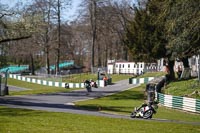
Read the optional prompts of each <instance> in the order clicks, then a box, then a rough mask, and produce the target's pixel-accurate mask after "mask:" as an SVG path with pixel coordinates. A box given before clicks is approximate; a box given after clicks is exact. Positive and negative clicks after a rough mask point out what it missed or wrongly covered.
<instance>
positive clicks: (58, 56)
mask: <svg viewBox="0 0 200 133" xmlns="http://www.w3.org/2000/svg"><path fill="white" fill-rule="evenodd" d="M57 6H58V13H57V15H58V16H57V17H58V36H57V37H58V47H57V59H56V75H57V74H58V73H59V72H60V68H59V63H60V45H61V44H60V23H61V20H60V7H61V5H60V0H58V5H57Z"/></svg>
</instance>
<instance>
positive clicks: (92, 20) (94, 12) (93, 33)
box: [90, 0, 96, 73]
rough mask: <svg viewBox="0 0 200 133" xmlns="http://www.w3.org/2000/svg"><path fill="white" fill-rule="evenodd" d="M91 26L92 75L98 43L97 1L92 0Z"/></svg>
mask: <svg viewBox="0 0 200 133" xmlns="http://www.w3.org/2000/svg"><path fill="white" fill-rule="evenodd" d="M90 14H91V26H92V54H91V56H92V57H91V58H92V59H91V60H92V61H91V71H92V73H93V72H94V70H93V67H94V52H95V51H94V49H95V43H96V1H95V0H92V1H91V10H90Z"/></svg>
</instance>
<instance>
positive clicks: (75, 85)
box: [9, 74, 84, 88]
mask: <svg viewBox="0 0 200 133" xmlns="http://www.w3.org/2000/svg"><path fill="white" fill-rule="evenodd" d="M9 78H13V79H17V80H21V81H25V82H30V83H35V84H40V85H47V86H53V87H65V86H66V85H65V84H66V83H64V82H55V81H47V80H41V79H34V78H28V77H24V76H20V75H15V74H9ZM68 85H69V88H84V83H68Z"/></svg>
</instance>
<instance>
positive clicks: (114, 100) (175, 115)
mask: <svg viewBox="0 0 200 133" xmlns="http://www.w3.org/2000/svg"><path fill="white" fill-rule="evenodd" d="M144 89H145V85H142V86H139V87H137V88H133V89H130V90H127V91H124V92H121V93H117V94H114V95H111V96H106V97H103V98H98V99H93V100H87V101H80V102H77V103H76V105H77V106H79V107H80V108H85V109H91V110H99V108H101V111H103V112H109V113H119V114H125V115H130V113H131V111H132V110H133V108H134V107H138V106H140V105H141V104H142V103H144V102H145V101H144ZM153 117H154V118H161V119H169V120H178V121H196V122H199V121H200V115H199V114H191V113H185V112H182V111H179V110H174V109H168V108H165V107H159V108H158V112H157V114H155V115H154V116H153Z"/></svg>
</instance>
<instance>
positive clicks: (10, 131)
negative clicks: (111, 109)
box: [0, 107, 200, 133]
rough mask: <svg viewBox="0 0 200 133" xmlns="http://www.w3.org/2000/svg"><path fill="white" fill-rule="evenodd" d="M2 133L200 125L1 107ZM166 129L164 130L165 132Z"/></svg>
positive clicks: (182, 132) (124, 132) (180, 129)
mask: <svg viewBox="0 0 200 133" xmlns="http://www.w3.org/2000/svg"><path fill="white" fill-rule="evenodd" d="M0 123H1V125H0V127H1V128H0V132H1V133H38V132H41V133H133V132H135V133H144V132H148V133H159V132H162V133H172V132H173V133H188V132H190V133H197V132H199V131H200V127H199V125H196V126H195V125H189V124H176V123H167V122H157V121H141V120H128V119H116V118H107V117H98V116H89V115H78V114H70V113H55V112H45V111H34V110H27V109H11V108H7V107H0ZM163 129H164V130H163Z"/></svg>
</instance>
